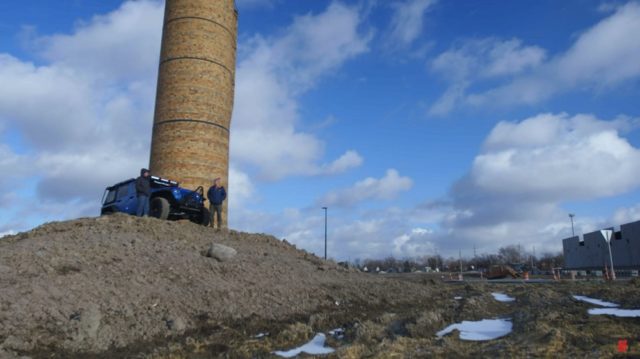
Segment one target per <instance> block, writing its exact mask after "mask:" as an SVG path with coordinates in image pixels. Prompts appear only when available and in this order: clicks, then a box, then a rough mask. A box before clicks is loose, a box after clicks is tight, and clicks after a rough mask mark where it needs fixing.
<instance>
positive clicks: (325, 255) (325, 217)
mask: <svg viewBox="0 0 640 359" xmlns="http://www.w3.org/2000/svg"><path fill="white" fill-rule="evenodd" d="M322 209H324V260H327V207H322Z"/></svg>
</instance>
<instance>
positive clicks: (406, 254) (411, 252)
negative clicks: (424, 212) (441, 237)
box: [392, 228, 436, 258]
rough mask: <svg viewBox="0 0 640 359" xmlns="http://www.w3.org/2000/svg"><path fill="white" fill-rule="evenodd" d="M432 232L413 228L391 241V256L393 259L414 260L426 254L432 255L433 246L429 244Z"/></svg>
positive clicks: (431, 243)
mask: <svg viewBox="0 0 640 359" xmlns="http://www.w3.org/2000/svg"><path fill="white" fill-rule="evenodd" d="M432 235H433V230H431V229H425V228H413V229H412V230H411V232H409V233H405V234H403V235H401V236H398V237H396V238H394V239H393V252H392V253H393V256H394V257H395V258H416V257H419V256H420V255H424V254H426V253H434V252H435V249H436V247H435V245H434V244H433V242H431V238H430V237H431V236H432Z"/></svg>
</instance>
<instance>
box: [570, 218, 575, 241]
mask: <svg viewBox="0 0 640 359" xmlns="http://www.w3.org/2000/svg"><path fill="white" fill-rule="evenodd" d="M575 216H576V215H575V214H573V213H569V218H571V236H572V237H575V236H576V232H575V231H574V230H573V217H575Z"/></svg>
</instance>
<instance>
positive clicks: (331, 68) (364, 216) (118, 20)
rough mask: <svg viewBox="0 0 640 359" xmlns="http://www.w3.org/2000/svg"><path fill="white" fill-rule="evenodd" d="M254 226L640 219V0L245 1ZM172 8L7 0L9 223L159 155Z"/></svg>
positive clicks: (244, 142) (238, 194)
mask: <svg viewBox="0 0 640 359" xmlns="http://www.w3.org/2000/svg"><path fill="white" fill-rule="evenodd" d="M237 6H238V8H239V13H240V16H239V43H238V61H237V73H236V101H235V108H234V115H233V120H232V134H231V172H230V183H229V184H228V187H229V193H230V199H229V201H230V202H229V205H230V213H229V217H230V225H231V227H232V228H235V229H240V230H246V231H253V232H265V233H271V234H273V235H275V236H277V237H279V238H286V239H287V240H288V241H291V242H293V243H295V244H296V245H298V246H299V247H301V248H304V249H307V250H309V251H313V252H315V253H318V254H321V253H322V252H323V236H324V232H323V230H324V217H323V212H322V210H321V209H320V208H321V207H322V206H328V207H329V255H330V256H331V257H333V258H336V259H339V260H343V259H356V258H362V259H364V258H380V257H386V256H390V255H393V256H396V257H416V256H422V255H429V254H433V253H435V252H437V253H440V254H445V255H456V254H457V252H458V250H459V249H460V250H462V252H463V255H465V256H470V255H472V253H473V247H474V246H475V247H476V249H477V251H478V252H479V253H483V252H484V253H490V252H493V251H495V250H496V249H497V248H499V247H501V246H505V245H509V244H520V245H522V246H523V247H524V248H526V249H527V250H533V247H534V246H535V247H536V248H537V249H536V253H542V252H544V251H556V250H560V249H561V239H562V238H565V237H567V236H569V235H570V233H571V225H570V222H569V218H568V216H567V214H568V213H575V214H576V218H575V219H576V229H577V232H578V233H586V232H589V231H592V230H595V229H598V228H601V227H605V226H612V225H613V226H615V225H620V224H622V223H626V222H630V221H634V220H639V219H640V131H639V130H638V127H639V125H640V101H638V99H639V98H640V81H639V79H640V38H639V37H638V36H634V35H633V34H638V33H640V3H639V2H637V1H616V2H607V1H582V0H580V1H577V0H575V1H570V0H567V1H562V2H558V1H513V2H505V1H482V2H478V1H444V0H439V1H436V0H398V1H375V0H370V1H366V0H362V1H293V0H241V1H237ZM162 15H163V2H162V1H154V0H144V1H116V0H109V1H82V0H66V1H56V2H51V1H45V0H28V1H4V2H2V3H1V4H0V138H1V139H2V142H0V173H1V176H0V185H2V186H3V188H5V189H6V190H5V191H3V192H2V193H0V235H2V234H7V233H14V232H17V231H22V230H27V229H29V228H32V227H34V226H37V225H39V224H41V223H44V222H47V221H52V220H64V219H68V218H75V217H79V216H95V215H97V213H98V211H99V206H100V203H99V201H100V198H101V196H102V192H103V189H104V187H106V186H107V185H109V184H112V183H114V182H116V181H118V180H121V179H124V178H128V177H133V176H135V175H136V174H137V172H138V169H139V168H140V167H144V166H147V164H148V156H149V142H150V138H151V134H150V130H151V124H152V121H153V104H154V101H155V85H156V83H155V82H156V76H157V66H158V54H159V46H160V36H161V27H162Z"/></svg>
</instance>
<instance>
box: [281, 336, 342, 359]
mask: <svg viewBox="0 0 640 359" xmlns="http://www.w3.org/2000/svg"><path fill="white" fill-rule="evenodd" d="M326 339H327V338H326V337H325V335H324V334H322V333H319V334H316V336H315V337H313V339H311V341H310V342H308V343H307V344H305V345H303V346H301V347H298V348H295V349H291V350H287V351H275V352H273V354H275V355H278V356H281V357H283V358H293V357H295V356H296V355H298V354H300V353H307V354H310V355H323V354H330V353H333V352H334V351H335V350H334V349H332V348H327V347H325V346H324V342H325V340H326Z"/></svg>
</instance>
